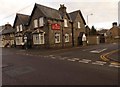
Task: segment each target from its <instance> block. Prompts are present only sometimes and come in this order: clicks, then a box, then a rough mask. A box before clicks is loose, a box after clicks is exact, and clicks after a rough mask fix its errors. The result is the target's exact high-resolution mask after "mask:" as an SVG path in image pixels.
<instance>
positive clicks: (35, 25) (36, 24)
mask: <svg viewBox="0 0 120 87" xmlns="http://www.w3.org/2000/svg"><path fill="white" fill-rule="evenodd" d="M34 28H38V20H37V19H35V20H34Z"/></svg>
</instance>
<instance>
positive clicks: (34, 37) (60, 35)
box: [24, 4, 85, 48]
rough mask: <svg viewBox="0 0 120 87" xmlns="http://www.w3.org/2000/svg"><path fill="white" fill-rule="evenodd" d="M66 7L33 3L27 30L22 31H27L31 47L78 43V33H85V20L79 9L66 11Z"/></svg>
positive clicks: (63, 45) (67, 45) (58, 46)
mask: <svg viewBox="0 0 120 87" xmlns="http://www.w3.org/2000/svg"><path fill="white" fill-rule="evenodd" d="M66 9H67V8H66V7H65V6H64V5H60V8H59V9H58V10H57V9H53V8H50V7H47V6H43V5H40V4H35V6H34V8H33V11H32V13H31V16H30V18H29V21H28V28H27V31H25V32H24V33H26V34H27V33H28V32H29V34H28V36H29V38H30V39H29V42H30V43H29V45H30V46H31V47H33V48H66V47H72V46H78V45H80V44H79V41H78V38H79V36H80V35H79V34H80V33H82V34H85V20H84V18H83V16H82V14H81V11H80V10H79V11H75V12H71V13H67V11H66ZM71 16H74V19H73V18H72V17H71ZM28 36H27V38H28ZM81 38H82V37H81ZM27 42H28V41H27Z"/></svg>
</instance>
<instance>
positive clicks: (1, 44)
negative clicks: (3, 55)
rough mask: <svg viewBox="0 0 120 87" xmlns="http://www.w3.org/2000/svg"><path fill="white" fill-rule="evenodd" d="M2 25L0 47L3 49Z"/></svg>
mask: <svg viewBox="0 0 120 87" xmlns="http://www.w3.org/2000/svg"><path fill="white" fill-rule="evenodd" d="M4 27H5V26H4V25H3V26H0V47H3V37H2V30H3V29H4Z"/></svg>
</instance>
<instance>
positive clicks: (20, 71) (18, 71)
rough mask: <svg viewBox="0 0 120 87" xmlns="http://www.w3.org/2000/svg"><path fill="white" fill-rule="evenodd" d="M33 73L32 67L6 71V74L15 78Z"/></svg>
mask: <svg viewBox="0 0 120 87" xmlns="http://www.w3.org/2000/svg"><path fill="white" fill-rule="evenodd" d="M33 71H34V69H33V68H32V67H28V66H27V67H17V68H12V69H10V70H7V71H5V72H4V73H6V74H7V75H9V76H11V77H15V76H19V75H23V74H26V73H30V72H33Z"/></svg>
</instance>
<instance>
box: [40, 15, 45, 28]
mask: <svg viewBox="0 0 120 87" xmlns="http://www.w3.org/2000/svg"><path fill="white" fill-rule="evenodd" d="M42 26H44V18H43V17H41V18H40V19H39V27H42Z"/></svg>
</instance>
